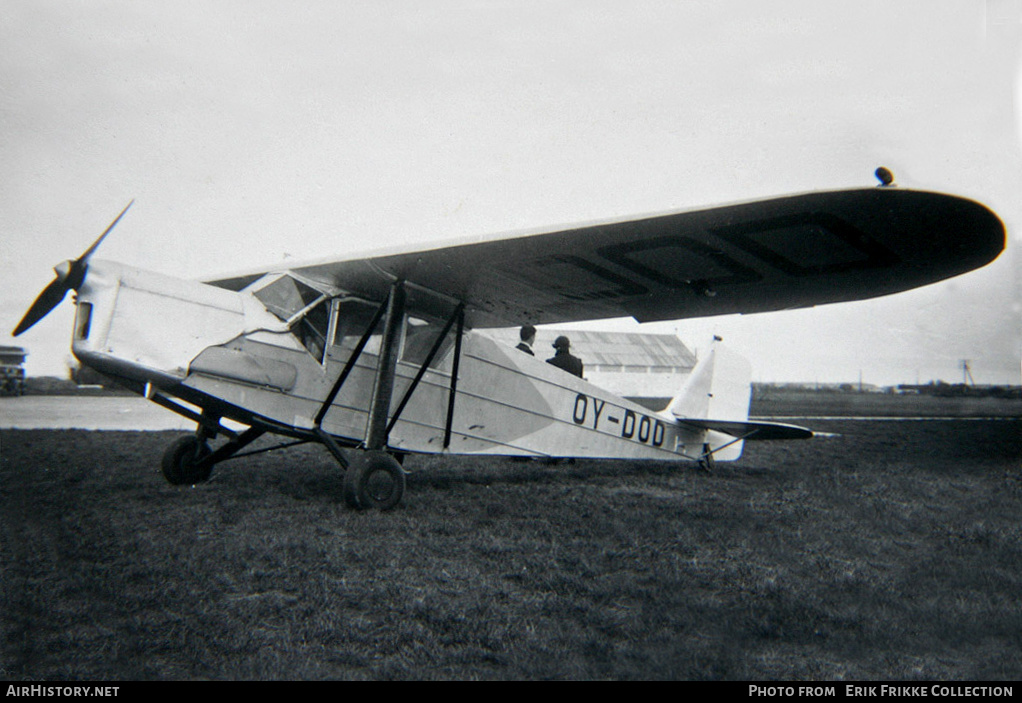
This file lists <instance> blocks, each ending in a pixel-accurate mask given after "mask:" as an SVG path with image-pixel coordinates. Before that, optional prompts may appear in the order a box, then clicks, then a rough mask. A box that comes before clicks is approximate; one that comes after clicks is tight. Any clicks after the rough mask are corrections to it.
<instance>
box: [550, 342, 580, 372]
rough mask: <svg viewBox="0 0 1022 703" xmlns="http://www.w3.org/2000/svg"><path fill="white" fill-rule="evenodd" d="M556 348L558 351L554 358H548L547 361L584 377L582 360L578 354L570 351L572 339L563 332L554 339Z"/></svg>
mask: <svg viewBox="0 0 1022 703" xmlns="http://www.w3.org/2000/svg"><path fill="white" fill-rule="evenodd" d="M554 349H556V350H557V353H556V354H554V357H553V358H552V359H547V360H546V362H547V363H548V364H553V365H554V366H556V367H557V368H559V369H564V370H565V371H567V372H568V373H573V374H575V375H576V376H578V377H579V378H582V360H581V359H579V358H578V357H577V356H572V355H571V352H570V351H569V350H570V349H571V341H570V340H569V339H568V338H567V337H565V336H564V335H563V334H562V335H561V336H560V337H558V338H557V339H556V340H555V341H554Z"/></svg>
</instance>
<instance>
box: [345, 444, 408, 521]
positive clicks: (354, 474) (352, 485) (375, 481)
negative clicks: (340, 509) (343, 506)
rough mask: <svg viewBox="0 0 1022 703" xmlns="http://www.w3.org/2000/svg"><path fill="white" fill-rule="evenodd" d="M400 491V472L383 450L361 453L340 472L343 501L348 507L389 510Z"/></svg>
mask: <svg viewBox="0 0 1022 703" xmlns="http://www.w3.org/2000/svg"><path fill="white" fill-rule="evenodd" d="M404 492H405V472H404V469H402V468H401V464H399V463H398V461H397V459H395V458H394V457H392V456H391V455H390V454H387V453H386V452H384V451H378V450H377V451H365V452H362V453H361V454H360V455H359V456H358V457H357V458H356V459H355V460H354V461H353V462H351V465H350V466H348V470H347V471H345V472H344V502H345V503H347V504H348V506H349V507H352V508H355V509H365V508H375V509H376V510H392V509H393V508H395V507H396V506H397V504H398V503H400V502H401V496H403V495H404Z"/></svg>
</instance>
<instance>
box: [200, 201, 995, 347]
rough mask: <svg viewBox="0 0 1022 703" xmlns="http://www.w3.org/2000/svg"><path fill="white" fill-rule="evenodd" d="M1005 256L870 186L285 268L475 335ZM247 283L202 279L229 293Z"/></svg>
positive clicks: (923, 206) (967, 231) (904, 281)
mask: <svg viewBox="0 0 1022 703" xmlns="http://www.w3.org/2000/svg"><path fill="white" fill-rule="evenodd" d="M1003 247H1004V226H1003V224H1002V223H1001V221H1000V220H999V219H998V218H997V216H996V215H995V214H994V213H992V212H991V211H990V210H988V209H987V208H986V207H984V206H983V205H981V204H979V203H976V202H974V201H971V200H967V199H964V198H959V197H955V196H950V195H943V194H939V193H928V192H919V191H911V190H903V189H897V188H871V189H859V190H846V191H831V192H819V193H808V194H804V195H795V196H789V197H784V198H777V199H773V200H765V201H759V202H752V203H745V204H738V205H730V206H725V207H717V208H710V209H705V210H696V211H684V212H674V213H667V214H660V215H651V216H645V217H640V218H636V219H629V220H622V221H614V222H604V223H596V224H587V225H579V226H574V227H568V228H562V229H558V230H556V231H544V232H538V233H530V234H518V235H513V236H506V237H503V238H492V239H489V240H486V241H475V242H471V243H465V244H456V245H451V246H442V247H438V248H433V249H428V250H425V251H417V252H407V253H395V254H383V255H377V256H372V257H368V258H352V259H349V260H345V261H332V262H319V263H311V264H307V265H301V266H293V267H291V270H292V271H295V272H297V273H299V274H301V275H303V276H305V277H307V278H310V279H313V280H318V281H321V282H323V283H325V284H328V285H330V286H335V287H337V288H340V289H343V290H347V291H351V292H352V293H354V294H357V295H361V296H364V297H367V298H370V299H377V300H379V299H382V298H383V297H384V296H385V295H386V293H387V291H388V290H389V288H390V285H391V283H392V282H393V281H395V280H404V281H405V282H406V283H408V284H409V285H410V286H411V287H413V288H414V289H416V290H420V291H424V292H429V293H432V294H436V296H437V297H440V298H447V299H450V300H458V301H463V302H464V303H465V305H466V320H467V322H468V324H469V325H471V326H474V327H504V326H513V325H518V324H521V323H524V322H531V323H533V324H542V323H561V322H573V321H582V320H593V319H605V318H615V317H633V318H635V319H636V320H638V321H640V322H649V321H656V320H670V319H682V318H688V317H705V316H712V315H724V314H731V313H755V312H767V311H772V310H783V309H792V308H799V307H809V306H814V305H821V304H825V303H834V302H841V301H848V300H859V299H864V298H872V297H877V296H881V295H886V294H889V293H894V292H898V291H901V290H907V289H910V288H915V287H918V286H921V285H926V284H929V283H933V282H936V281H939V280H942V279H945V278H949V277H951V276H955V275H958V274H961V273H965V272H966V271H969V270H972V269H975V268H978V267H980V266H983V265H985V264H987V263H989V262H990V261H992V260H993V259H995V258H996V257H997V255H998V254H999V253H1000V252H1001V250H1002V249H1003ZM253 278H254V274H253V275H249V276H240V277H236V278H231V279H223V280H220V281H214V282H213V283H216V284H217V285H221V286H224V287H229V288H240V287H241V286H243V285H244V284H245V283H246V282H248V281H251V280H253Z"/></svg>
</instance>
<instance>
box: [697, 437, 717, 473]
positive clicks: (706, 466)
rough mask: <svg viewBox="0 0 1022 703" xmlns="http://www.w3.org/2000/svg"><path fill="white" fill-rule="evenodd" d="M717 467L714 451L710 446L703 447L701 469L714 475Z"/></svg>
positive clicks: (700, 461)
mask: <svg viewBox="0 0 1022 703" xmlns="http://www.w3.org/2000/svg"><path fill="white" fill-rule="evenodd" d="M716 467H717V460H716V459H715V458H714V456H713V449H712V448H711V447H710V445H709V444H704V445H703V456H702V458H701V459H699V468H700V469H702V470H703V471H705V472H707V473H712V472H713V470H714V469H715V468H716Z"/></svg>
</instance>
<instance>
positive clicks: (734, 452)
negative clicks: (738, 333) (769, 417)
mask: <svg viewBox="0 0 1022 703" xmlns="http://www.w3.org/2000/svg"><path fill="white" fill-rule="evenodd" d="M720 341H721V339H720V337H714V338H713V343H712V345H711V346H710V350H709V352H708V353H707V354H706V356H705V357H703V359H701V360H700V361H699V363H698V364H696V367H695V369H693V370H692V373H691V375H689V377H688V378H687V379H686V380H685V384H684V385H683V386H682V388H681V391H680V392H679V393H678V395H676V396H675V397H674V398H673V399H671V402H670V404H669V405H668V406H667V409H666V411H665V414H666V415H667V416H669V417H672V418H673V419H674V420H675V421H676V422H677V423H679V424H681V425H686V426H688V427H692V428H695V429H699V430H704V431H705V432H706V439H705V444H704V446H703V452H702V456H701V457H700V461H702V462H705V463H707V464H710V463H712V461H713V460H714V459H717V460H720V461H734V460H735V459H738V458H739V457H740V456H741V455H742V448H743V446H744V441H745V440H747V439H749V440H752V439H757V440H765V439H808V438H810V437H812V436H813V433H812V430H808V429H806V428H804V427H797V426H795V425H786V424H781V423H776V422H752V421H750V420H749V404H750V402H751V400H752V366H751V365H750V364H749V362H748V360H746V359H745V358H744V357H742V356H740V355H738V354H737V353H736V352H734V351H731V350H730V349H728V348H727V347H725V346H723V345H721V344H720Z"/></svg>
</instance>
